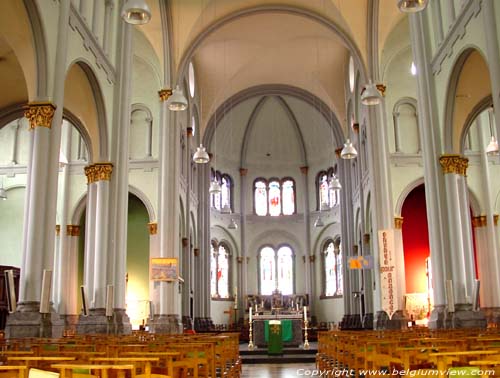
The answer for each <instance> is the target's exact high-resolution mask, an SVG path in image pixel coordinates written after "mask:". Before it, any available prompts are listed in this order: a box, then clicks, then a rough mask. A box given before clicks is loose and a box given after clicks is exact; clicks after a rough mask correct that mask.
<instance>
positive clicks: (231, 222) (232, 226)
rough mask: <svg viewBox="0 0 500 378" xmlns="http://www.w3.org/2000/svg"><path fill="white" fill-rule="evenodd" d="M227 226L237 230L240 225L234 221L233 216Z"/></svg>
mask: <svg viewBox="0 0 500 378" xmlns="http://www.w3.org/2000/svg"><path fill="white" fill-rule="evenodd" d="M227 228H229V229H230V230H236V229H237V228H238V225H237V224H236V222H235V221H234V218H231V221H230V222H229V224H228V225H227Z"/></svg>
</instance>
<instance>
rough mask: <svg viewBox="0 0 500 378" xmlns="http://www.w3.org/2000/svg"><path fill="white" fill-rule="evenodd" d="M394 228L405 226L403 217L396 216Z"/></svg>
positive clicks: (398, 228)
mask: <svg viewBox="0 0 500 378" xmlns="http://www.w3.org/2000/svg"><path fill="white" fill-rule="evenodd" d="M394 228H395V229H396V230H401V229H402V228H403V217H394Z"/></svg>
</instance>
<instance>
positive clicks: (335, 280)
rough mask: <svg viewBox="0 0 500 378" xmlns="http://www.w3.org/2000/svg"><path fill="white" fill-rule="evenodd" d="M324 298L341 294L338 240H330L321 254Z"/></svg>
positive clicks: (340, 254)
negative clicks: (323, 270) (323, 271)
mask: <svg viewBox="0 0 500 378" xmlns="http://www.w3.org/2000/svg"><path fill="white" fill-rule="evenodd" d="M323 259H324V260H323V261H324V269H325V273H324V277H325V296H327V297H333V296H337V295H342V293H343V284H344V283H343V274H342V251H341V248H340V240H339V239H337V240H336V241H335V242H334V241H332V240H330V241H329V242H328V243H327V244H326V245H325V249H324V252H323Z"/></svg>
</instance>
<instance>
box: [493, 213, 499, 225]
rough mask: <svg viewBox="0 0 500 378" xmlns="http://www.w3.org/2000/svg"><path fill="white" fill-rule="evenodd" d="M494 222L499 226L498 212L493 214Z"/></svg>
mask: <svg viewBox="0 0 500 378" xmlns="http://www.w3.org/2000/svg"><path fill="white" fill-rule="evenodd" d="M493 224H494V225H495V226H498V214H493Z"/></svg>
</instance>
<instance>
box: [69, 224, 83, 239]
mask: <svg viewBox="0 0 500 378" xmlns="http://www.w3.org/2000/svg"><path fill="white" fill-rule="evenodd" d="M66 235H68V236H80V226H78V225H73V224H68V225H66Z"/></svg>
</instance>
